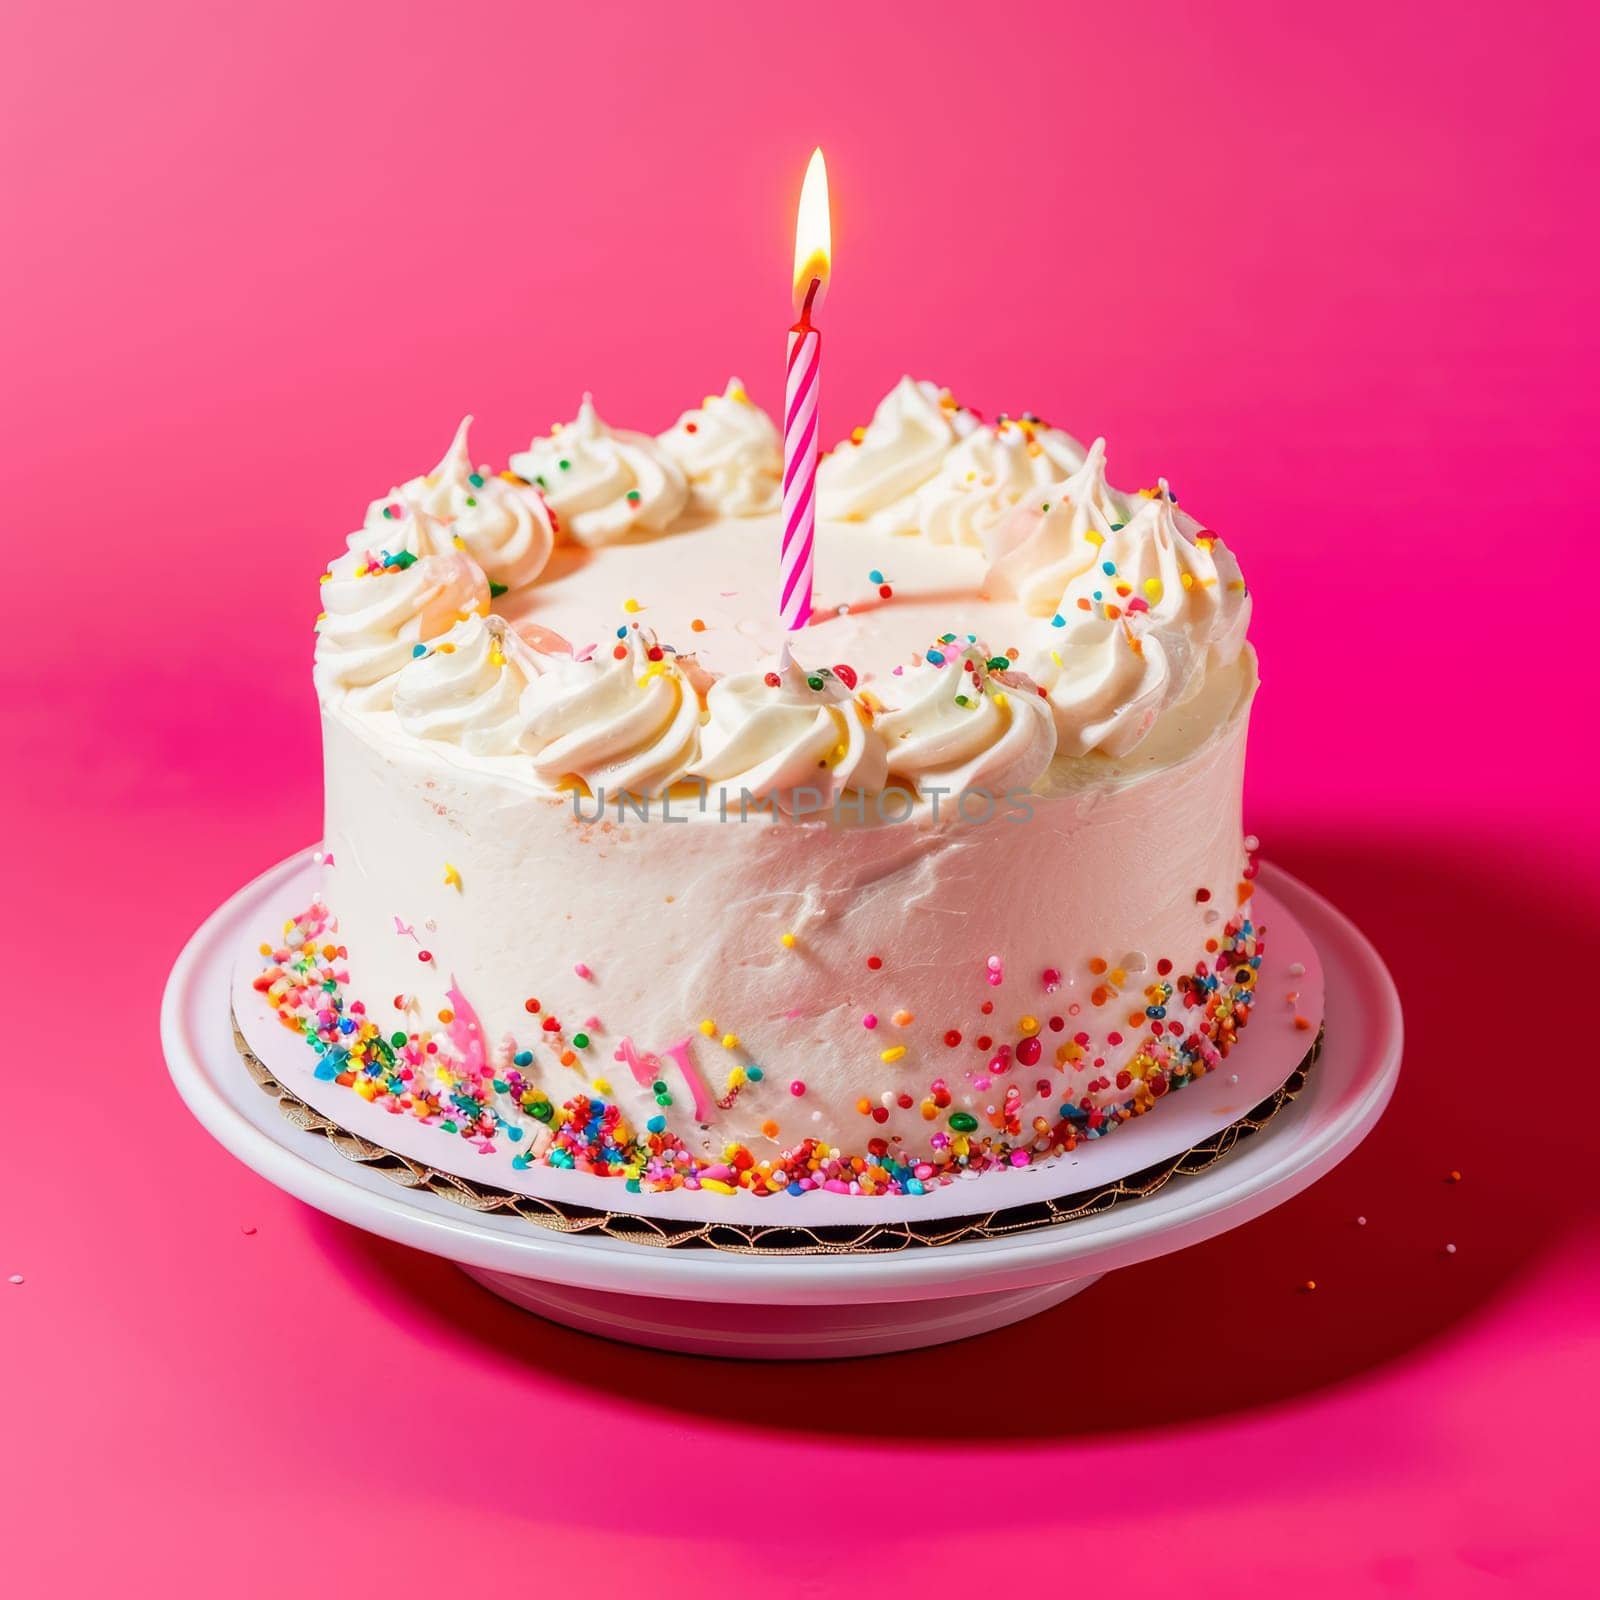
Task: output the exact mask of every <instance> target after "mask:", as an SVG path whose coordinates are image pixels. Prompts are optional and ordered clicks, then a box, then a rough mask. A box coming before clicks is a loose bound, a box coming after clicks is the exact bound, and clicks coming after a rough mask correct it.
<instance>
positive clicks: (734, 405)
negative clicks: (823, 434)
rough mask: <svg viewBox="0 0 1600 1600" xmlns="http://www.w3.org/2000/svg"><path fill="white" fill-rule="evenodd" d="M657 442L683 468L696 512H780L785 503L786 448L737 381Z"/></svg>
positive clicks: (686, 414)
mask: <svg viewBox="0 0 1600 1600" xmlns="http://www.w3.org/2000/svg"><path fill="white" fill-rule="evenodd" d="M657 442H658V443H659V444H660V446H661V448H662V449H663V450H665V451H666V452H667V454H668V455H670V456H671V457H672V458H673V460H674V461H676V462H677V463H678V465H679V466H680V467H682V468H683V471H684V475H685V476H686V477H687V478H688V480H689V494H690V499H691V501H692V503H693V504H694V506H695V507H696V509H698V510H701V511H706V512H709V513H711V514H712V515H713V516H719V517H750V516H756V515H758V514H760V513H762V512H766V511H776V510H777V509H778V505H779V502H780V500H781V499H782V489H783V443H782V441H781V440H780V439H779V438H778V430H777V428H776V427H774V426H773V422H772V418H771V417H769V416H768V415H767V414H766V412H765V411H763V410H762V409H761V407H760V406H758V405H755V404H753V403H752V402H751V399H750V396H749V395H748V394H747V393H746V392H745V387H744V385H743V384H742V383H741V382H740V381H739V380H738V379H737V378H730V379H729V380H728V387H727V388H726V389H724V390H723V392H722V393H721V394H708V395H707V396H706V397H705V400H704V402H703V403H702V404H701V406H700V409H699V410H698V411H685V412H684V414H683V415H682V416H681V417H679V418H678V420H677V421H676V422H675V423H674V424H673V425H672V426H671V427H670V428H668V429H667V431H666V432H665V433H663V434H660V435H658V437H657Z"/></svg>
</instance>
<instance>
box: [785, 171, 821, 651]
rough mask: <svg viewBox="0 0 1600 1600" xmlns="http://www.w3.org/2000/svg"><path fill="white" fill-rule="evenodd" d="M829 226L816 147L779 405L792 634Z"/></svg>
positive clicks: (807, 504)
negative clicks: (814, 321)
mask: <svg viewBox="0 0 1600 1600" xmlns="http://www.w3.org/2000/svg"><path fill="white" fill-rule="evenodd" d="M831 234H832V229H831V226H830V219H829V216H828V169H827V167H826V166H825V165H824V164H823V160H822V152H821V151H820V150H815V151H813V152H812V155H811V164H810V165H809V166H808V167H807V168H806V180H805V182H804V184H802V185H801V188H800V213H799V217H798V219H797V220H796V224H795V234H794V294H795V299H796V301H797V302H799V305H800V320H799V321H798V322H796V323H795V325H794V326H793V327H792V328H791V329H790V330H789V369H788V379H787V381H786V382H785V384H784V405H783V549H782V554H781V556H780V558H779V563H778V576H779V596H780V597H779V601H778V616H779V618H780V620H781V621H782V623H783V626H784V629H785V630H786V631H787V632H789V633H793V632H794V631H795V630H796V629H798V628H803V627H805V625H806V622H807V620H808V619H809V618H810V616H811V570H812V566H813V558H814V547H815V535H816V527H817V437H818V435H817V421H818V418H817V400H818V396H819V395H820V393H821V387H822V383H821V380H822V335H821V333H819V332H818V330H817V329H816V328H814V327H812V325H811V313H812V312H813V311H814V310H816V309H817V307H819V306H820V305H821V304H822V297H823V295H824V294H825V293H826V292H827V287H828V269H829V255H830V251H831V247H832V239H831Z"/></svg>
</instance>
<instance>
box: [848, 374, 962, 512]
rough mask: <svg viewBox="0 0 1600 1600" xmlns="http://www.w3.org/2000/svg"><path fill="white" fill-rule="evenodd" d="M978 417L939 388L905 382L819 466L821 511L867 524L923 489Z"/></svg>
mask: <svg viewBox="0 0 1600 1600" xmlns="http://www.w3.org/2000/svg"><path fill="white" fill-rule="evenodd" d="M976 426H977V419H976V418H974V417H973V416H972V415H971V413H970V412H964V411H962V410H961V408H960V407H959V406H958V405H957V404H956V402H955V401H954V400H953V399H952V398H951V396H950V394H949V392H948V391H946V390H943V389H941V388H939V386H938V385H937V384H933V383H927V382H922V383H919V382H917V381H916V380H915V379H913V378H909V377H906V378H902V379H901V380H900V381H899V383H897V384H896V385H895V386H894V388H892V389H891V390H890V391H889V392H888V394H886V395H885V396H884V397H883V399H882V400H881V401H879V403H878V409H877V410H876V411H875V412H873V414H872V421H871V422H870V423H868V424H867V426H866V428H865V429H864V430H862V431H861V432H860V433H859V434H857V435H855V436H853V437H852V438H851V439H847V440H845V441H844V442H843V443H842V444H840V445H839V446H838V447H837V448H836V449H835V450H834V451H833V452H832V454H830V455H829V456H828V457H827V458H826V459H825V460H824V461H823V462H822V463H821V465H820V466H818V468H817V513H818V515H819V516H823V517H829V518H832V519H834V520H836V521H840V522H866V521H869V520H871V519H872V518H873V517H874V516H876V515H877V514H878V513H881V512H884V511H887V510H889V508H890V507H893V506H895V505H896V502H898V501H901V500H904V499H906V498H907V497H908V496H910V495H912V494H914V493H915V492H916V491H917V490H918V489H919V488H921V487H922V485H923V484H925V483H926V482H927V481H928V480H929V479H930V478H931V477H933V475H934V474H935V473H936V472H937V471H938V470H939V468H940V466H941V465H942V464H943V462H944V458H945V454H946V452H947V451H948V450H949V449H950V447H951V446H952V445H953V444H955V443H956V441H957V440H958V439H959V438H960V437H961V435H962V433H963V432H964V431H969V430H970V429H971V428H973V427H976Z"/></svg>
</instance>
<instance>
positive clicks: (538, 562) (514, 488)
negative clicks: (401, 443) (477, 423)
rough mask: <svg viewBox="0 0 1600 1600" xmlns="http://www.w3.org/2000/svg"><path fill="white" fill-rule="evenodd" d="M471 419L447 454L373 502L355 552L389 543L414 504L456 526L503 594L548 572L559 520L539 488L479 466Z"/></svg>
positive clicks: (354, 538)
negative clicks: (470, 441)
mask: <svg viewBox="0 0 1600 1600" xmlns="http://www.w3.org/2000/svg"><path fill="white" fill-rule="evenodd" d="M471 426H472V418H471V417H463V418H462V419H461V425H460V427H458V428H457V429H456V434H455V438H454V439H452V440H451V441H450V448H449V449H448V450H447V451H446V452H445V454H444V459H443V460H442V461H441V462H440V463H439V465H438V466H436V467H435V468H434V469H433V471H432V472H429V473H426V474H424V475H423V476H422V477H420V478H412V479H410V480H408V481H407V482H405V483H403V484H401V485H400V486H399V488H397V489H394V490H392V491H391V492H390V493H389V494H388V495H387V496H386V497H385V498H384V499H382V500H374V501H373V502H372V504H371V505H370V506H369V507H368V508H367V516H366V521H365V522H364V523H363V524H362V526H361V528H360V529H359V530H357V531H356V532H355V533H352V534H351V535H350V548H351V549H352V550H356V549H364V548H368V547H372V546H378V547H381V546H383V545H384V544H385V542H386V541H388V540H391V539H392V538H393V537H394V529H395V527H396V525H397V524H398V523H401V522H403V521H404V519H405V517H406V516H407V514H408V513H409V512H410V510H411V509H412V508H413V507H417V508H420V509H421V510H422V511H424V512H426V513H427V514H428V516H430V517H431V518H433V520H434V521H435V522H436V523H438V524H439V525H440V526H442V527H444V528H446V529H448V530H449V533H450V536H451V537H452V538H453V539H454V540H455V542H456V544H457V546H458V547H459V548H460V549H463V550H465V551H466V552H467V554H468V555H470V556H471V557H472V559H473V560H474V561H476V562H477V563H478V565H479V566H480V567H482V568H483V571H484V576H485V577H487V578H488V580H489V582H490V584H491V585H492V586H493V588H494V591H495V593H497V594H498V593H500V592H501V591H502V590H504V589H520V588H521V587H522V586H523V585H524V584H529V583H532V582H533V580H534V579H535V578H537V577H538V576H539V574H540V573H541V572H543V571H544V567H545V563H546V562H547V561H548V560H549V559H550V552H551V550H552V549H553V548H554V547H555V539H556V535H555V524H554V522H553V520H552V518H551V515H550V510H549V507H547V506H546V505H545V503H544V500H543V498H542V497H541V496H540V494H539V492H538V490H537V489H534V488H532V487H531V486H529V485H528V484H525V483H522V482H520V481H517V480H515V479H512V478H506V477H500V476H496V475H495V474H493V473H491V472H490V471H489V469H488V468H487V467H478V468H475V467H474V466H473V465H472V457H471V456H470V455H469V454H468V453H467V430H468V429H469V428H471Z"/></svg>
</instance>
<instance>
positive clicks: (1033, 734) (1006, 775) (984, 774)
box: [877, 637, 1056, 803]
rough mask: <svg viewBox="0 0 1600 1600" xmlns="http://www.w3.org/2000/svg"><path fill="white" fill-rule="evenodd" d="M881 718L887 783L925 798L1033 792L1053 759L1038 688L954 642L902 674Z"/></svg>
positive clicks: (1052, 736) (1050, 727) (1050, 728)
mask: <svg viewBox="0 0 1600 1600" xmlns="http://www.w3.org/2000/svg"><path fill="white" fill-rule="evenodd" d="M884 693H885V694H890V695H893V696H894V698H895V700H896V702H897V703H896V706H895V708H894V709H893V710H887V711H885V712H883V713H882V715H881V716H880V717H879V718H878V722H877V727H878V732H879V734H880V735H881V736H882V738H883V742H884V747H885V750H886V751H887V757H888V769H889V775H890V776H891V777H893V778H897V779H899V780H900V781H901V782H903V783H906V784H909V785H910V786H911V787H913V788H915V789H916V790H917V791H918V792H919V793H920V794H921V795H923V796H924V797H925V798H930V797H933V795H934V792H935V791H938V792H939V794H941V795H948V796H951V797H952V801H953V803H959V797H960V796H961V795H962V794H964V793H967V792H973V791H977V792H982V793H983V794H986V795H988V796H991V797H993V798H996V799H998V798H1001V797H1003V796H1005V795H1007V794H1009V793H1013V792H1015V791H1018V790H1023V789H1028V788H1031V787H1032V786H1033V784H1034V782H1035V781H1036V780H1037V779H1038V778H1039V777H1040V775H1041V774H1042V773H1043V772H1044V771H1045V769H1046V768H1047V767H1048V766H1049V765H1050V762H1051V759H1052V757H1053V756H1054V755H1055V752H1056V730H1055V723H1054V721H1053V719H1052V717H1051V713H1050V707H1049V706H1048V705H1047V704H1046V703H1045V701H1044V700H1043V699H1042V698H1041V696H1040V693H1039V686H1038V685H1037V684H1035V683H1034V682H1033V681H1032V680H1031V679H1029V678H1028V677H1026V676H1025V675H1024V674H1022V673H1020V672H1018V671H1016V670H1015V668H1014V667H1013V665H1012V663H1011V661H1010V660H1008V659H1007V658H1006V657H1004V656H993V657H992V656H990V655H989V654H988V653H987V651H985V650H984V649H983V648H982V646H980V645H978V644H977V643H975V642H969V643H967V644H965V645H962V644H959V643H957V642H956V641H955V639H954V638H953V637H950V638H947V639H945V640H942V641H941V642H940V643H939V644H938V645H935V646H934V647H932V648H931V649H929V650H928V651H926V652H925V653H924V655H923V657H922V659H921V661H920V662H919V663H918V664H917V665H915V666H912V667H908V668H905V669H904V670H903V671H901V673H900V674H899V676H898V677H897V678H896V679H895V681H894V684H893V685H892V686H886V687H885V690H884Z"/></svg>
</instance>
